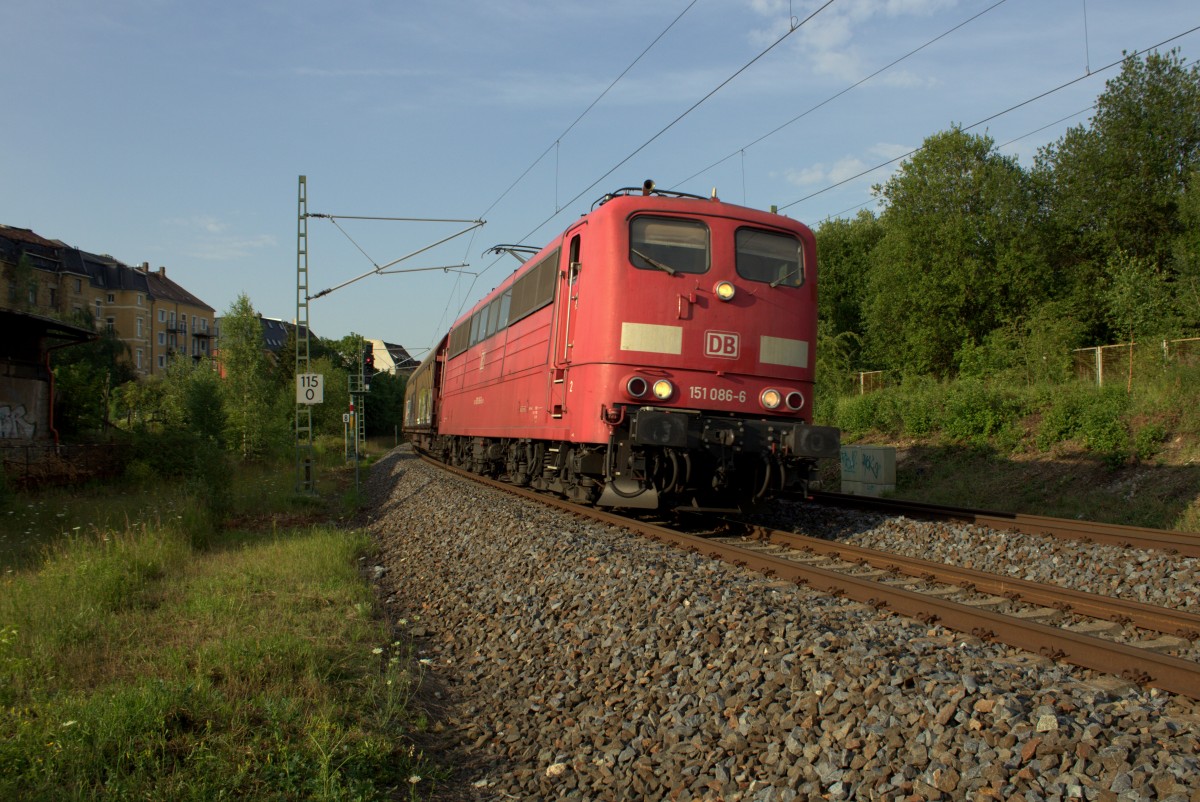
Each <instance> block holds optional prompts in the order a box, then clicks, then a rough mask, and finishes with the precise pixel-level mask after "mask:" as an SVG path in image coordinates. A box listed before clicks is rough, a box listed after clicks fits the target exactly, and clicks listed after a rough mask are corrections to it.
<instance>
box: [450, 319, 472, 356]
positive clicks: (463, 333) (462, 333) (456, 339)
mask: <svg viewBox="0 0 1200 802" xmlns="http://www.w3.org/2000/svg"><path fill="white" fill-rule="evenodd" d="M470 337H471V325H470V324H469V323H464V324H462V325H461V326H459V327H458V328H456V329H454V331H452V332H450V356H458V355H459V354H461V353H462V352H463V351H465V350H467V348H468V347H470V345H471V339H470Z"/></svg>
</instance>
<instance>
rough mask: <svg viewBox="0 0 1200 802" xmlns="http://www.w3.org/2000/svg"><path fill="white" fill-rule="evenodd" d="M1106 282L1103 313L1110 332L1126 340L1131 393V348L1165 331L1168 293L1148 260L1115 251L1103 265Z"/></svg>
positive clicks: (1168, 305) (1128, 380)
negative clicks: (1148, 335) (1124, 337)
mask: <svg viewBox="0 0 1200 802" xmlns="http://www.w3.org/2000/svg"><path fill="white" fill-rule="evenodd" d="M1104 268H1105V274H1106V277H1107V279H1108V282H1107V286H1106V287H1105V293H1104V300H1105V302H1106V303H1105V311H1106V312H1107V314H1108V319H1109V322H1110V323H1111V324H1112V327H1113V329H1114V331H1118V332H1122V333H1124V334H1126V335H1127V336H1128V337H1129V342H1130V350H1129V375H1128V379H1127V384H1126V390H1129V391H1131V390H1132V389H1133V344H1134V343H1136V342H1137V339H1138V338H1139V337H1140V336H1142V335H1145V334H1152V333H1153V334H1162V333H1164V332H1165V331H1167V329H1168V327H1169V326H1170V323H1169V321H1168V318H1169V317H1170V315H1169V309H1170V304H1171V295H1170V290H1169V288H1168V287H1167V286H1166V284H1165V283H1164V282H1163V281H1162V279H1161V277H1160V276H1159V275H1158V271H1157V270H1156V269H1155V267H1154V263H1153V261H1152V260H1151V257H1149V256H1131V255H1130V254H1127V253H1125V252H1124V251H1122V250H1120V249H1118V250H1117V251H1116V252H1115V253H1113V255H1112V256H1110V257H1109V259H1108V261H1107V262H1106V263H1105V265H1104Z"/></svg>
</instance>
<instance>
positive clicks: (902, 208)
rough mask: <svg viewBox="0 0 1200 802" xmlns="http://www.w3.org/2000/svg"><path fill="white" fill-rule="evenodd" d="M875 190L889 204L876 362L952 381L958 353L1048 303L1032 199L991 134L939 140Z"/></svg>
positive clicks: (874, 254)
mask: <svg viewBox="0 0 1200 802" xmlns="http://www.w3.org/2000/svg"><path fill="white" fill-rule="evenodd" d="M876 193H877V194H878V195H880V196H881V197H882V198H883V199H884V200H885V201H886V204H887V206H886V209H885V211H884V212H883V214H882V215H881V216H880V223H881V224H882V226H883V229H884V233H883V237H882V238H881V239H880V241H879V243H878V244H877V245H876V247H875V248H873V249H872V251H871V259H870V261H871V274H870V283H869V295H868V298H867V304H866V310H865V311H866V315H867V322H866V330H867V345H868V352H869V354H870V356H871V357H872V358H873V359H874V360H875V362H876V363H877V364H878V365H880V366H882V367H888V368H893V369H896V370H898V371H900V372H901V373H902V374H904V375H925V374H929V375H933V376H938V377H943V376H947V375H951V374H953V373H954V372H955V370H956V366H957V362H958V357H959V352H960V350H961V349H964V348H970V347H974V346H975V345H977V344H978V343H980V342H982V341H983V340H984V338H985V337H986V336H987V335H988V334H989V333H990V332H991V331H992V330H993V329H995V328H997V327H998V326H1000V325H1002V324H1004V323H1005V322H1007V321H1009V320H1012V319H1014V318H1017V317H1019V316H1021V315H1022V314H1023V313H1024V312H1025V311H1026V310H1027V309H1029V308H1031V307H1032V306H1033V305H1035V304H1037V303H1039V302H1040V301H1041V300H1042V298H1043V296H1044V294H1045V292H1046V290H1045V287H1044V281H1045V279H1044V270H1043V262H1042V260H1041V258H1040V256H1039V253H1038V251H1037V249H1036V248H1034V247H1031V243H1030V236H1029V231H1030V228H1031V226H1032V222H1033V219H1034V213H1035V209H1036V206H1035V203H1034V197H1033V194H1032V192H1031V191H1030V187H1029V185H1028V180H1027V176H1026V175H1025V173H1023V172H1022V171H1021V169H1020V167H1018V166H1017V164H1016V161H1015V160H1014V159H1011V158H1007V157H1004V156H1001V155H999V154H998V153H997V152H996V151H995V150H994V148H993V141H992V139H991V138H990V137H986V136H976V135H972V134H967V133H965V132H964V131H962V130H960V129H958V128H954V129H951V130H949V131H943V132H941V133H938V134H935V135H933V136H931V137H929V138H928V139H926V140H925V142H924V144H923V146H922V147H921V149H920V150H918V151H917V153H916V154H915V155H914V156H913V157H912V158H911V159H910V160H908V161H906V162H904V163H903V164H901V166H900V169H899V170H898V171H897V172H896V174H895V175H894V176H892V178H891V179H890V180H888V182H887V183H886V184H885V185H883V186H882V187H876Z"/></svg>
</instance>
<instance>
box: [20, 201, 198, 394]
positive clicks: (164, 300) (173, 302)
mask: <svg viewBox="0 0 1200 802" xmlns="http://www.w3.org/2000/svg"><path fill="white" fill-rule="evenodd" d="M0 273H2V274H3V285H0V308H6V309H11V310H14V311H22V312H30V313H34V314H38V315H45V316H48V317H53V318H58V319H60V320H71V319H78V315H79V314H80V313H82V312H85V311H86V312H87V313H89V314H90V315H91V317H92V319H93V321H94V325H95V326H96V328H97V330H107V331H110V332H113V333H115V334H116V335H117V337H118V338H120V339H121V341H122V342H124V343H125V344H126V345H128V346H129V359H130V362H131V363H132V364H133V367H134V369H135V370H136V371H137V373H138V375H139V376H149V375H151V374H153V373H157V372H159V371H161V370H163V369H165V368H166V365H167V362H168V361H169V359H170V357H172V356H173V355H176V354H179V355H186V356H188V357H191V358H193V359H201V358H203V357H204V356H207V355H209V354H210V353H211V350H212V349H211V335H212V333H213V332H214V331H215V321H216V313H215V311H214V310H213V308H212V307H211V306H209V305H208V304H206V303H204V302H203V301H201V300H200V299H199V298H197V297H196V296H195V295H193V294H192V293H190V292H188V291H187V290H186V289H184V288H183V287H181V286H180V285H179V284H177V283H176V282H174V281H172V280H171V279H169V278H167V271H166V268H164V267H160V268H158V270H157V271H153V272H152V271H151V270H150V266H149V265H148V264H145V263H143V264H142V265H141V266H140V267H136V268H134V267H130V266H128V265H125V264H123V263H122V262H120V261H118V260H116V259H114V258H113V257H111V256H107V255H100V254H93V253H88V252H87V251H82V250H79V249H78V248H72V247H70V246H69V245H67V244H66V243H64V242H62V241H60V240H51V239H48V238H46V237H43V236H41V235H39V234H36V233H35V232H33V231H30V230H29V229H22V228H14V227H12V226H6V225H2V224H0Z"/></svg>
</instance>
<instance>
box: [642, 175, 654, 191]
mask: <svg viewBox="0 0 1200 802" xmlns="http://www.w3.org/2000/svg"><path fill="white" fill-rule="evenodd" d="M653 191H654V181H652V180H651V179H649V178H647V179H646V182H645V183H644V184H642V194H643V195H649V194H650V193H651V192H653Z"/></svg>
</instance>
